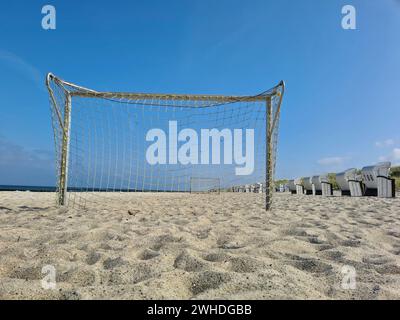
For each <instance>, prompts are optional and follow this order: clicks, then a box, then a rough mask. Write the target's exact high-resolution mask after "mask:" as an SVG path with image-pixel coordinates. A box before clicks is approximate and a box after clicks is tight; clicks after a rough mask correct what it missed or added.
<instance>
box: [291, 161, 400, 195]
mask: <svg viewBox="0 0 400 320" xmlns="http://www.w3.org/2000/svg"><path fill="white" fill-rule="evenodd" d="M390 167H391V163H390V162H381V163H378V164H377V165H375V166H367V167H364V168H362V169H361V173H359V172H358V171H357V169H354V168H352V169H348V170H346V171H343V172H340V173H337V174H336V183H337V185H338V187H339V191H337V192H338V193H339V195H342V196H346V195H347V196H352V197H362V196H377V197H379V198H394V197H395V192H396V191H395V180H394V179H391V178H390V176H389V173H390ZM286 187H287V189H288V191H290V192H291V193H292V194H307V195H308V194H309V195H323V196H332V195H333V186H332V184H331V183H330V182H329V177H328V175H320V176H313V177H306V178H299V179H294V180H290V181H289V183H288V185H287V186H286Z"/></svg>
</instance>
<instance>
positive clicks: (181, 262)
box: [174, 251, 206, 272]
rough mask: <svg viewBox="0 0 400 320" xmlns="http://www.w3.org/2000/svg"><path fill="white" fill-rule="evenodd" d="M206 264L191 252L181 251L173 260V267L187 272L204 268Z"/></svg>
mask: <svg viewBox="0 0 400 320" xmlns="http://www.w3.org/2000/svg"><path fill="white" fill-rule="evenodd" d="M205 266H206V264H205V263H204V262H203V261H201V260H200V259H198V258H197V257H195V256H194V255H193V254H191V253H189V252H187V251H183V252H182V253H181V254H179V255H178V256H177V257H176V259H175V261H174V268H177V269H182V270H185V271H188V272H195V271H200V270H202V269H204V267H205Z"/></svg>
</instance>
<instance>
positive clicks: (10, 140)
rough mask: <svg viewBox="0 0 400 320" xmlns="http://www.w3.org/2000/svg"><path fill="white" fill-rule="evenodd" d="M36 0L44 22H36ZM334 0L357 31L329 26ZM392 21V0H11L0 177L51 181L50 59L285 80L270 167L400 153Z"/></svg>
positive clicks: (103, 84)
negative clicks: (53, 17)
mask: <svg viewBox="0 0 400 320" xmlns="http://www.w3.org/2000/svg"><path fill="white" fill-rule="evenodd" d="M95 3H96V4H95ZM44 4H52V5H54V6H55V7H56V10H57V29H56V30H43V29H42V28H41V19H42V16H43V15H42V14H41V8H42V6H43V5H44ZM346 4H351V5H354V6H355V8H356V10H357V29H356V30H344V29H342V28H341V19H342V14H341V9H342V7H343V6H344V5H346ZM399 30H400V1H397V0H382V1H373V0H363V1H350V0H348V1H339V0H329V1H328V0H327V1H320V0H301V1H293V0H283V1H267V0H261V1H235V0H233V1H232V0H229V1H225V0H219V1H210V0H202V1H197V0H191V1H183V0H182V1H172V0H171V1H141V2H139V1H121V0H115V1H112V2H107V3H106V2H103V1H102V2H95V1H72V0H71V1H48V2H46V3H44V2H43V1H21V0H14V1H13V2H11V1H9V2H7V4H3V7H2V10H1V12H0V39H1V41H0V83H1V86H0V93H1V100H0V184H27V185H52V184H54V175H55V174H54V168H53V153H54V151H53V147H54V143H53V136H52V129H51V122H50V112H49V110H50V109H49V103H48V97H47V92H46V90H45V87H44V78H45V74H46V73H47V72H49V71H51V72H53V73H55V74H57V75H59V76H61V77H62V78H64V79H66V80H69V81H72V82H75V83H78V84H81V85H84V86H87V87H91V88H95V89H97V90H114V91H137V92H174V93H209V94H214V93H218V94H257V93H259V92H261V91H264V90H265V89H267V88H270V87H272V86H274V85H275V84H277V83H278V82H279V81H280V80H281V79H283V80H285V81H286V84H287V91H286V95H285V98H284V104H283V106H282V114H281V123H280V136H279V145H278V149H279V152H278V166H277V176H278V177H282V178H283V177H285V178H292V177H297V176H307V175H311V174H318V173H323V172H328V171H329V172H334V171H339V170H342V169H346V168H347V167H362V166H364V165H368V164H371V163H375V162H378V161H380V160H391V161H392V162H393V163H400V130H399V127H400V126H399V119H400V105H399V103H400V102H399V101H400V90H399V84H400V42H399Z"/></svg>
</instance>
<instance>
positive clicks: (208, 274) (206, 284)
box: [189, 271, 230, 295]
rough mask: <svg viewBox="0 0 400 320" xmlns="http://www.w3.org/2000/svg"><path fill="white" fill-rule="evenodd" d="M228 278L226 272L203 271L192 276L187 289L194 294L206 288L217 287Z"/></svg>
mask: <svg viewBox="0 0 400 320" xmlns="http://www.w3.org/2000/svg"><path fill="white" fill-rule="evenodd" d="M229 280H230V276H229V275H228V274H226V273H222V272H214V271H204V272H200V273H199V274H196V275H195V276H194V277H193V279H192V280H191V282H190V287H189V289H190V291H191V292H192V293H193V294H194V295H198V294H200V293H203V292H205V291H207V290H211V289H217V288H218V287H220V286H221V285H222V284H224V283H226V282H228V281H229Z"/></svg>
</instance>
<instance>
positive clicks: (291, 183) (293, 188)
mask: <svg viewBox="0 0 400 320" xmlns="http://www.w3.org/2000/svg"><path fill="white" fill-rule="evenodd" d="M288 189H289V192H290V193H291V194H295V193H297V192H296V190H297V189H296V184H295V183H294V180H289V182H288Z"/></svg>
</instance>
